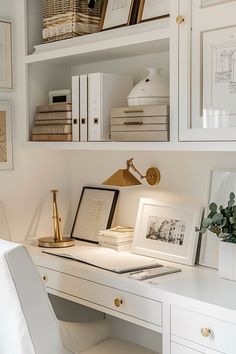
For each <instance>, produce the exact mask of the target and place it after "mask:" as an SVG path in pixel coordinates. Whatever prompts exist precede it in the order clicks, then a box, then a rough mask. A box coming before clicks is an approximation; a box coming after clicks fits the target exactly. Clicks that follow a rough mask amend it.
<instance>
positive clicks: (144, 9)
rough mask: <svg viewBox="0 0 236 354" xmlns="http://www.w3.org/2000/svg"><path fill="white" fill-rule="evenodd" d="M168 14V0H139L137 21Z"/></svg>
mask: <svg viewBox="0 0 236 354" xmlns="http://www.w3.org/2000/svg"><path fill="white" fill-rule="evenodd" d="M168 16H170V1H169V0H141V1H140V6H139V12H138V22H141V21H148V20H154V19H157V18H163V17H168Z"/></svg>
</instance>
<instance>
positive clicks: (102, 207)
mask: <svg viewBox="0 0 236 354" xmlns="http://www.w3.org/2000/svg"><path fill="white" fill-rule="evenodd" d="M118 195H119V191H118V190H116V189H108V188H99V187H83V190H82V193H81V197H80V200H79V204H78V207H77V210H76V214H75V219H74V222H73V226H72V231H71V237H72V238H75V239H78V240H83V241H88V242H92V243H98V238H97V234H98V231H99V230H105V229H109V228H110V227H111V223H112V219H113V216H114V212H115V207H116V203H117V199H118Z"/></svg>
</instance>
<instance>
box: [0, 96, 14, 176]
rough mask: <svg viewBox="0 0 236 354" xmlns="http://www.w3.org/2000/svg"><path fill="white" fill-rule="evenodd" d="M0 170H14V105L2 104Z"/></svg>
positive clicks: (0, 111)
mask: <svg viewBox="0 0 236 354" xmlns="http://www.w3.org/2000/svg"><path fill="white" fill-rule="evenodd" d="M0 169H1V170H10V169H12V104H11V103H9V102H0Z"/></svg>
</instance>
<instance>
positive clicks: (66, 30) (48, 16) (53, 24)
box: [43, 0, 104, 43]
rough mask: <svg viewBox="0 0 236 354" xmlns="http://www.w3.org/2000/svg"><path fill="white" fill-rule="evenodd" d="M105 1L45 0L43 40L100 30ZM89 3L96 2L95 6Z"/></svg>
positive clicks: (64, 37)
mask: <svg viewBox="0 0 236 354" xmlns="http://www.w3.org/2000/svg"><path fill="white" fill-rule="evenodd" d="M103 2H104V0H96V1H94V0H92V1H91V0H90V1H88V0H43V42H44V43H46V42H53V41H58V40H61V39H66V38H72V37H76V36H81V35H84V34H89V33H94V32H98V31H99V28H100V19H101V14H102V7H103ZM94 3H95V4H94ZM89 4H90V5H91V6H92V5H93V4H94V7H93V8H91V7H89Z"/></svg>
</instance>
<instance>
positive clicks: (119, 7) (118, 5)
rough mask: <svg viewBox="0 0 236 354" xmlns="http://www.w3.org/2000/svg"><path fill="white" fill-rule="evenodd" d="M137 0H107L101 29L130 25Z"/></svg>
mask: <svg viewBox="0 0 236 354" xmlns="http://www.w3.org/2000/svg"><path fill="white" fill-rule="evenodd" d="M135 1H136V2H137V0H105V1H104V5H103V6H104V7H103V13H102V19H101V30H106V29H109V28H114V27H120V26H125V25H129V23H130V20H131V15H132V8H133V5H134V2H135Z"/></svg>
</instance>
